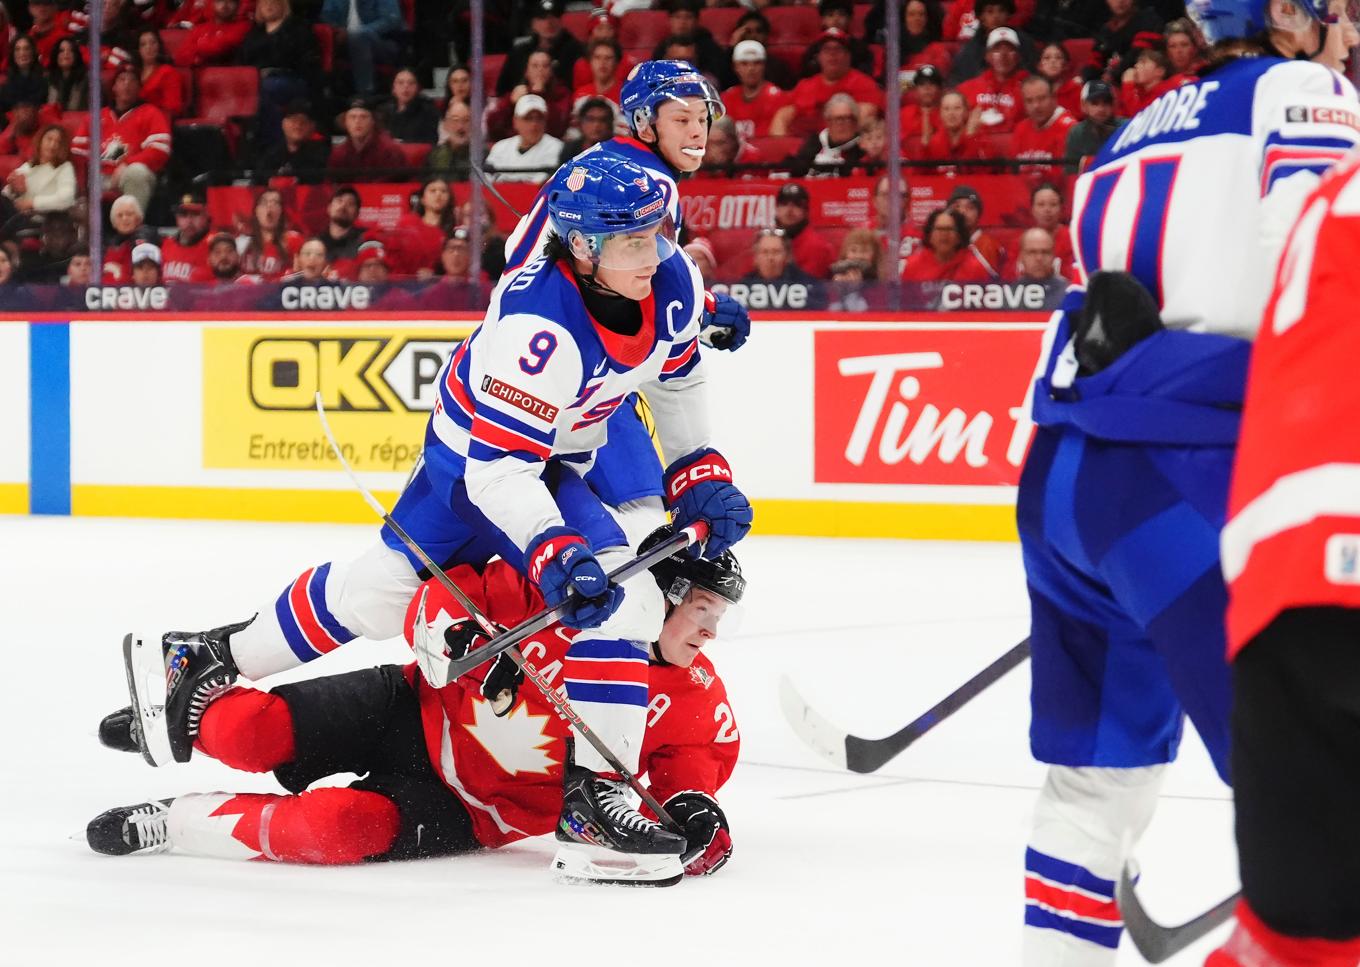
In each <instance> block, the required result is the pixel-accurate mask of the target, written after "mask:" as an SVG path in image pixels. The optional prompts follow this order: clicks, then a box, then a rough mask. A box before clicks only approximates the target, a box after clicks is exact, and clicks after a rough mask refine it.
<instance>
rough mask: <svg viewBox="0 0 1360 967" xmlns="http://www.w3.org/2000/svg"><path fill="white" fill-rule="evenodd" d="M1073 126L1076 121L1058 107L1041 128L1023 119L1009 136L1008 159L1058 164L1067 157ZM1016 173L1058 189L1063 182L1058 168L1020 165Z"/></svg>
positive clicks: (1059, 165) (1059, 166)
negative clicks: (1069, 132)
mask: <svg viewBox="0 0 1360 967" xmlns="http://www.w3.org/2000/svg"><path fill="white" fill-rule="evenodd" d="M1076 123H1077V122H1076V119H1074V118H1073V117H1072V115H1070V114H1068V113H1067V111H1065V110H1063V109H1062V108H1061V107H1060V108H1058V109H1057V110H1056V111H1054V112H1053V116H1052V117H1050V118H1049V119H1048V121H1047V122H1045V123H1044V125H1043V126H1042V127H1040V126H1039V125H1037V124H1035V123H1034V122H1033V121H1031V120H1030V119H1029V118H1024V119H1023V120H1021V121H1020V122H1019V123H1017V124H1016V125H1015V131H1014V132H1013V133H1012V134H1011V152H1010V153H1011V156H1012V157H1015V158H1026V159H1028V158H1033V159H1036V160H1042V161H1051V160H1054V159H1057V160H1058V161H1059V162H1061V161H1062V159H1063V158H1065V157H1066V155H1067V132H1068V131H1071V130H1072V125H1074V124H1076ZM1020 172H1021V173H1022V174H1025V175H1029V176H1031V177H1041V178H1043V179H1044V180H1046V181H1052V182H1055V183H1057V184H1058V185H1061V184H1062V181H1063V168H1062V165H1061V164H1057V165H1024V166H1023V167H1021V169H1020Z"/></svg>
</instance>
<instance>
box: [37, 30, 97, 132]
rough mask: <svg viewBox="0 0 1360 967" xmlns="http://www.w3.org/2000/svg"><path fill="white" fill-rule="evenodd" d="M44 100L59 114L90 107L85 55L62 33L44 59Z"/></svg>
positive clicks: (76, 44)
mask: <svg viewBox="0 0 1360 967" xmlns="http://www.w3.org/2000/svg"><path fill="white" fill-rule="evenodd" d="M47 103H48V104H52V105H54V106H55V107H56V109H57V112H58V113H59V114H64V113H65V112H67V111H88V110H89V109H90V73H89V71H88V70H86V68H85V55H84V53H83V52H82V51H81V49H80V44H78V43H76V41H75V39H74V38H72V37H63V38H62V39H61V40H59V41H57V45H56V46H55V47H53V48H52V56H51V57H49V58H48V60H47Z"/></svg>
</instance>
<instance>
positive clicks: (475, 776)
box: [405, 560, 741, 847]
mask: <svg viewBox="0 0 1360 967" xmlns="http://www.w3.org/2000/svg"><path fill="white" fill-rule="evenodd" d="M449 577H451V578H452V579H453V581H454V582H455V583H456V584H457V585H458V586H459V587H460V588H462V589H463V591H465V592H466V593H467V595H468V596H469V597H470V598H472V600H473V601H475V602H476V603H477V606H478V607H479V608H481V609H482V610H483V612H484V613H486V614H487V615H488V616H489V617H491V618H492V619H493V620H496V621H499V622H500V623H501V624H503V625H505V626H506V627H512V626H514V625H516V624H518V623H519V622H520V621H522V620H523V619H525V618H527V617H529V616H531V615H533V614H534V613H535V612H537V611H538V610H539V609H541V608H542V607H543V599H542V598H541V597H540V596H539V594H538V591H537V590H536V589H535V588H534V587H533V586H532V585H531V584H530V583H529V582H528V580H526V579H525V578H524V577H522V576H521V575H520V574H519V572H517V571H516V570H515V569H514V568H512V567H511V566H510V565H509V564H507V563H505V562H504V561H501V560H495V561H492V562H491V563H490V564H488V565H487V567H486V569H485V571H483V573H481V574H478V573H477V572H476V571H475V570H474V569H473V568H471V567H469V566H467V565H462V566H459V567H457V568H454V569H453V570H452V571H450V572H449ZM421 593H424V594H425V595H426V598H425V617H426V622H427V628H428V633H429V634H430V635H431V636H433V638H434V640H435V641H438V642H440V643H442V640H443V634H444V630H445V629H446V628H447V627H448V626H449V625H450V624H454V623H456V622H458V621H461V620H465V619H466V612H465V611H464V610H463V608H462V607H461V606H460V605H459V604H458V603H457V602H456V601H455V600H454V599H453V597H452V596H451V595H450V594H449V593H448V592H447V591H445V590H444V589H443V588H442V587H440V586H439V585H438V584H437V583H436V582H434V581H428V582H426V584H425V585H424V586H423V587H422V589H421ZM420 597H421V594H420V593H418V594H417V595H416V597H415V599H413V600H412V602H411V605H410V607H409V608H408V609H407V612H406V622H405V630H406V640H407V641H408V642H411V641H412V640H413V636H414V633H415V623H416V620H415V619H416V611H417V608H418V604H419V601H420ZM575 634H576V632H575V631H574V630H573V629H571V628H567V627H565V626H563V625H552V626H551V627H549V628H547V629H545V630H543V631H541V632H539V633H538V634H536V635H534V636H532V637H531V638H529V639H528V640H527V641H525V642H524V644H523V645H522V646H521V648H522V651H523V652H524V657H525V658H526V659H527V660H528V661H529V662H530V663H531V664H533V665H534V666H535V667H536V668H537V669H538V670H539V671H540V672H541V673H542V674H543V675H544V676H545V677H547V679H548V680H549V681H550V682H552V683H553V684H554V685H556V686H557V690H558V694H564V691H565V689H564V686H563V685H562V669H563V659H564V658H565V656H566V653H567V648H568V646H569V645H570V644H571V641H572V638H573V637H574V636H575ZM487 667H488V666H484V667H482V668H479V669H476V670H474V671H472V672H470V673H469V674H468V675H466V676H464V677H463V678H461V679H459V680H458V681H457V682H454V683H453V684H451V685H447V686H445V687H443V688H435V687H434V686H433V685H431V684H429V683H428V682H427V681H426V680H425V678H424V676H423V675H422V674H421V672H420V669H419V667H418V665H416V664H414V663H413V664H411V665H408V666H407V668H406V676H407V680H408V681H410V682H411V685H412V687H413V688H414V689H415V690H416V694H417V695H418V696H419V699H420V711H421V719H422V724H423V726H424V731H425V744H426V750H427V751H428V753H429V756H430V763H431V764H432V765H433V766H434V770H435V772H436V773H438V774H439V775H440V776H441V777H442V778H443V780H444V782H445V783H446V784H447V785H448V787H449V788H450V789H451V790H452V791H453V793H454V794H455V795H456V796H457V797H458V798H459V800H460V801H462V803H463V805H464V806H466V807H467V811H468V815H469V816H471V817H472V827H473V832H474V834H475V835H476V837H477V840H478V841H479V842H480V843H482V844H483V845H484V846H489V847H497V846H504V845H506V844H507V843H512V842H514V841H516V840H519V839H523V838H525V837H528V836H540V835H542V834H544V833H549V832H552V830H553V829H554V828H555V826H556V824H557V817H558V813H559V812H560V810H561V806H562V763H563V760H564V758H565V755H566V745H565V740H566V738H567V735H568V733H569V728H568V726H567V725H566V723H564V722H563V721H562V720H561V719H560V718H558V716H557V714H556V712H554V711H553V708H552V706H551V705H549V704H548V701H547V699H545V698H544V697H543V695H542V694H541V693H540V692H539V691H538V689H536V688H535V687H534V686H533V684H532V683H530V682H527V681H526V682H525V683H524V684H522V685H521V686H520V688H519V695H518V698H517V699H516V702H515V705H514V707H513V708H512V709H511V710H510V712H509V713H508V714H507V715H505V716H504V717H502V718H497V717H496V716H495V715H494V714H492V711H491V706H490V704H489V703H488V702H487V701H486V700H485V699H483V698H482V696H481V694H480V693H479V691H478V689H479V688H480V687H481V680H482V678H483V677H484V676H485V674H486V671H487ZM649 678H650V681H649V683H648V685H649V698H650V703H649V707H648V710H647V730H646V734H645V737H644V739H643V743H642V754H641V758H640V760H639V763H640V765H639V770H638V771H639V774H643V773H645V774H646V776H647V782H648V786H649V788H650V789H651V792H652V794H653V795H655V796H656V798H657V799H658V800H660V801H661V802H663V803H664V802H665V801H666V800H667V799H669V798H670V797H671V796H673V795H675V794H676V793H678V792H684V791H686V790H697V791H700V792H705V793H708V794H709V795H711V796H712V795H716V794H717V791H718V789H719V788H721V786H722V785H723V784H724V783H725V782H726V781H727V779H728V777H729V776H731V774H732V769H733V768H734V767H735V766H736V762H737V752H738V751H739V749H740V747H741V736H740V733H739V732H738V731H737V722H736V718H735V717H734V716H733V713H732V706H731V704H730V703H729V701H728V699H727V690H726V688H725V687H724V685H723V682H722V679H720V678H719V677H718V674H717V672H716V671H714V669H713V665H712V663H711V662H710V661H709V660H708V658H706V657H705V656H704V655H702V654H701V655H699V656H698V657H696V658H695V660H694V664H693V665H691V666H690V667H689V668H679V667H677V666H673V665H653V666H651V668H650V669H649Z"/></svg>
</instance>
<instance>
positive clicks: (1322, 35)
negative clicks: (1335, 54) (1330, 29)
mask: <svg viewBox="0 0 1360 967" xmlns="http://www.w3.org/2000/svg"><path fill="white" fill-rule="evenodd" d="M1326 46H1327V24H1325V23H1323V22H1322V21H1318V45H1317V50H1315V51H1313V52H1312V53H1311V54H1305V53H1304V52H1303V51H1299V52H1298V53H1297V54H1295V55H1294V59H1295V60H1313V59H1314V58H1315V57H1317V56H1318V55H1319V54H1321V53H1322V49H1323V48H1324V47H1326Z"/></svg>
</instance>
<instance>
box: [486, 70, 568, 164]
mask: <svg viewBox="0 0 1360 967" xmlns="http://www.w3.org/2000/svg"><path fill="white" fill-rule="evenodd" d="M526 94H537V95H538V96H539V97H541V98H543V103H544V104H546V105H547V106H548V110H547V114H546V120H545V124H546V130H547V132H548V134H550V135H552V136H553V137H554V138H561V137H562V135H563V134H565V133H566V131H567V125H568V124H569V123H570V121H571V104H572V99H571V91H569V90H568V89H567V88H566V86H565V85H563V83H562V82H561V81H560V80H558V79H557V75H556V74H554V73H553V65H552V58H551V57H549V56H548V53H547V51H542V50H536V51H534V52H533V53H531V54H530V55H529V57H528V59H527V60H526V61H525V65H524V76H523V77H521V78H520V81H519V83H518V84H516V85H515V86H514V87H513V88H511V89H510V92H509V93H507V94H506V95H505V96H504V97H502V98H499V99H497V101H496V103H495V106H494V107H493V108H492V109H491V112H490V113H489V114H488V115H487V117H486V136H487V139H488V143H489V142H490V141H500V140H502V139H504V138H508V137H510V135H512V134H513V133H514V116H515V105H516V104H518V103H519V99H520V98H521V97H523V96H524V95H526Z"/></svg>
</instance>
